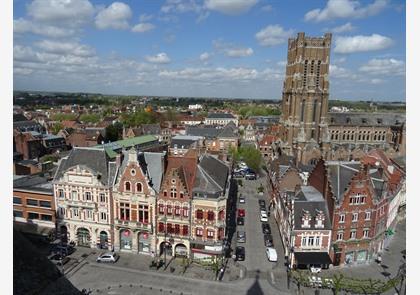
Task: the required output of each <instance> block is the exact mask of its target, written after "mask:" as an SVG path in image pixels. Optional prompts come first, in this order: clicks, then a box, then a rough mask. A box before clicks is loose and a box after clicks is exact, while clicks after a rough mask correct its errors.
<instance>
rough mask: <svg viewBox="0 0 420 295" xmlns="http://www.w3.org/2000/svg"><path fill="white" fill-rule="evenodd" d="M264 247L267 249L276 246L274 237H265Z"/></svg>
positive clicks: (267, 235) (268, 235)
mask: <svg viewBox="0 0 420 295" xmlns="http://www.w3.org/2000/svg"><path fill="white" fill-rule="evenodd" d="M264 245H265V246H266V247H273V246H274V244H273V236H272V235H270V234H266V235H264Z"/></svg>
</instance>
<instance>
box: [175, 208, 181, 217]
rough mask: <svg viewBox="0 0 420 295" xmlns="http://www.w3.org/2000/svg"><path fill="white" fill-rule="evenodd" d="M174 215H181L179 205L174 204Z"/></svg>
mask: <svg viewBox="0 0 420 295" xmlns="http://www.w3.org/2000/svg"><path fill="white" fill-rule="evenodd" d="M175 215H176V216H179V215H181V209H180V208H179V206H175Z"/></svg>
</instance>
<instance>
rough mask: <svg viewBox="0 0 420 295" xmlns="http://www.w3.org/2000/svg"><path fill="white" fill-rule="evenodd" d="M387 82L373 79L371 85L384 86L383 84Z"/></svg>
mask: <svg viewBox="0 0 420 295" xmlns="http://www.w3.org/2000/svg"><path fill="white" fill-rule="evenodd" d="M384 82H385V81H384V80H382V79H376V78H375V79H372V80H370V83H371V84H374V85H377V84H382V83H384Z"/></svg>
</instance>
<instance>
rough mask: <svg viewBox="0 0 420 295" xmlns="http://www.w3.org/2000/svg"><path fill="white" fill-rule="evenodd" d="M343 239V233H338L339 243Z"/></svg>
mask: <svg viewBox="0 0 420 295" xmlns="http://www.w3.org/2000/svg"><path fill="white" fill-rule="evenodd" d="M342 239H343V233H342V232H339V233H337V241H341V240H342Z"/></svg>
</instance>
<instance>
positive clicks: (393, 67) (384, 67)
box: [359, 58, 405, 76]
mask: <svg viewBox="0 0 420 295" xmlns="http://www.w3.org/2000/svg"><path fill="white" fill-rule="evenodd" d="M359 71H361V72H364V73H368V74H371V75H389V76H394V75H405V64H404V62H403V61H402V60H396V59H393V58H390V59H371V60H369V61H368V63H367V64H366V65H364V66H361V67H360V68H359Z"/></svg>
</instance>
